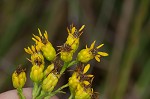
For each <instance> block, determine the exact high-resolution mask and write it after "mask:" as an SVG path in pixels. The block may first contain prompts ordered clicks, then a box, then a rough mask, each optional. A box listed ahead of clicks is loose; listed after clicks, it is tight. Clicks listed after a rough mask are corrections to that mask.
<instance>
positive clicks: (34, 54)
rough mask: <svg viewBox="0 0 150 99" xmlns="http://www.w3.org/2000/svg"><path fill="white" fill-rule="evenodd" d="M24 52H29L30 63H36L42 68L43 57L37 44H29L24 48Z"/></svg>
mask: <svg viewBox="0 0 150 99" xmlns="http://www.w3.org/2000/svg"><path fill="white" fill-rule="evenodd" d="M24 50H25V52H27V53H28V54H31V60H29V61H31V63H32V65H38V66H40V67H42V68H43V69H44V57H43V55H42V53H41V52H40V50H39V49H38V47H37V46H33V45H32V46H31V48H30V47H28V48H24Z"/></svg>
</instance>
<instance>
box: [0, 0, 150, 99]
mask: <svg viewBox="0 0 150 99" xmlns="http://www.w3.org/2000/svg"><path fill="white" fill-rule="evenodd" d="M149 11H150V0H38V1H37V0H21V1H20V0H9V1H8V0H1V1H0V78H1V81H0V92H4V91H7V90H11V89H13V88H12V83H11V74H12V72H13V71H14V70H15V68H16V67H17V66H18V65H19V64H23V65H24V66H25V67H26V68H27V72H28V71H29V69H31V66H30V65H31V64H30V63H29V62H28V61H27V60H26V57H28V56H27V54H25V52H24V50H23V48H24V47H27V46H28V45H29V44H32V41H31V36H32V33H34V34H36V33H38V31H37V28H40V29H41V30H42V31H44V30H47V31H48V33H49V35H50V36H49V39H50V41H51V42H52V43H53V45H54V46H55V48H56V46H58V45H61V44H62V43H63V42H65V39H66V36H67V31H66V27H68V26H69V25H70V24H72V23H73V24H75V25H76V26H77V27H80V26H81V25H82V24H85V25H86V28H85V30H84V33H83V35H82V37H81V41H80V42H81V43H80V48H79V49H81V48H83V47H85V46H83V45H85V44H88V45H89V44H91V43H92V41H93V40H96V41H97V42H99V43H104V44H105V47H104V48H103V49H102V50H106V51H107V52H108V53H109V54H110V56H109V57H108V58H103V59H102V60H101V62H100V63H96V62H95V61H91V66H92V70H91V72H92V73H93V74H94V75H95V79H94V83H93V87H94V89H95V90H96V91H98V92H99V93H100V97H101V99H149V98H150V77H149V75H150V72H149V71H150V57H149V55H150V51H149V50H150V46H149V45H150V28H149V26H150V12H149ZM99 43H98V44H99ZM69 76H70V72H68V73H66V74H65V75H64V76H63V77H62V78H61V81H60V83H59V85H58V86H60V85H62V84H63V83H66V82H67V80H68V77H69ZM28 77H29V75H28ZM31 86H32V84H31V82H30V81H29V80H27V84H26V87H31ZM66 90H67V89H66ZM67 94H69V93H67ZM61 95H62V94H60V95H59V96H61ZM65 96H66V95H65ZM66 99H67V98H66Z"/></svg>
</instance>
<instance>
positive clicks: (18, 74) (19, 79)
mask: <svg viewBox="0 0 150 99" xmlns="http://www.w3.org/2000/svg"><path fill="white" fill-rule="evenodd" d="M24 71H25V69H22V68H21V67H20V66H19V68H18V69H17V70H16V71H15V72H14V73H13V74H12V82H13V86H14V88H22V87H23V86H24V85H25V82H26V73H25V72H24Z"/></svg>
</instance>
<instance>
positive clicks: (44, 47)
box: [32, 29, 56, 61]
mask: <svg viewBox="0 0 150 99" xmlns="http://www.w3.org/2000/svg"><path fill="white" fill-rule="evenodd" d="M38 30H39V35H40V36H36V35H34V34H33V36H34V37H33V38H32V39H33V40H34V41H35V42H36V45H37V48H38V49H40V50H41V51H42V52H43V55H44V57H45V58H46V59H47V60H49V61H51V60H54V58H55V57H56V51H55V49H54V47H53V46H52V44H51V43H50V42H49V40H48V34H47V31H45V33H44V36H43V35H42V33H41V31H40V29H38Z"/></svg>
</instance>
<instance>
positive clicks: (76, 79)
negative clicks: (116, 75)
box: [68, 64, 93, 99]
mask: <svg viewBox="0 0 150 99" xmlns="http://www.w3.org/2000/svg"><path fill="white" fill-rule="evenodd" d="M89 68H90V64H87V65H86V66H84V64H80V65H79V66H78V67H77V69H76V70H75V72H74V73H73V74H72V76H71V77H70V78H69V82H68V84H69V89H70V91H71V94H72V95H73V96H74V97H75V94H76V92H78V91H77V87H78V85H79V84H82V83H83V84H86V85H89V84H90V82H89V81H87V79H90V80H91V79H93V75H90V74H89V75H86V74H85V73H86V72H87V71H88V70H89ZM91 81H92V80H91ZM78 93H80V92H78ZM82 99H86V98H82Z"/></svg>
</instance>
